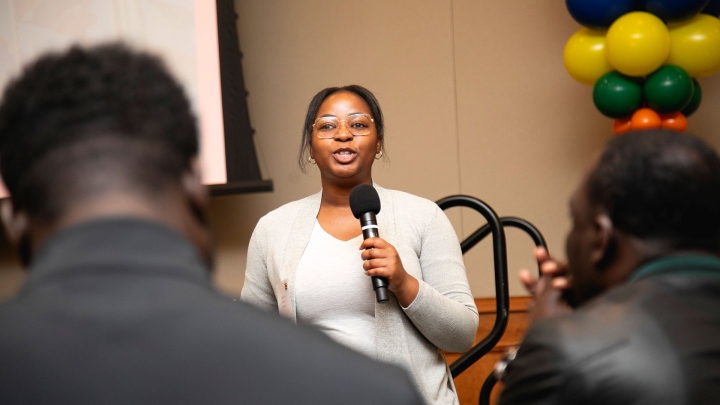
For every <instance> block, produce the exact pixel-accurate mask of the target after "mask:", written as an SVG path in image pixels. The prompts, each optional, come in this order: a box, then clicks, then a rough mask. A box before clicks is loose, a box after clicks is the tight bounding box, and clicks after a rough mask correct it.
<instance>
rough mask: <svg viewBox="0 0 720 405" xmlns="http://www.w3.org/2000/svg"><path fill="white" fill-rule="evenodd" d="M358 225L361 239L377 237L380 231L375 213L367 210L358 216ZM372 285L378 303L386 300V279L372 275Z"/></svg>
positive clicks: (387, 298)
mask: <svg viewBox="0 0 720 405" xmlns="http://www.w3.org/2000/svg"><path fill="white" fill-rule="evenodd" d="M360 226H361V227H362V234H363V239H368V238H379V237H380V232H379V231H378V227H377V220H376V219H375V214H374V213H372V212H368V213H366V214H363V215H362V216H361V217H360ZM370 278H371V279H372V286H373V290H375V299H376V300H377V302H379V303H385V302H388V300H389V299H390V298H389V297H388V288H387V287H388V281H387V279H386V278H385V277H378V276H372V277H370Z"/></svg>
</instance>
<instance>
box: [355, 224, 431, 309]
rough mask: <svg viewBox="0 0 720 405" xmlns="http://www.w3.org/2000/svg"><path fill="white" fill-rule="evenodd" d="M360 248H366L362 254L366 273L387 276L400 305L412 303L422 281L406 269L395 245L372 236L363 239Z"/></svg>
mask: <svg viewBox="0 0 720 405" xmlns="http://www.w3.org/2000/svg"><path fill="white" fill-rule="evenodd" d="M360 249H365V250H364V251H363V252H362V254H361V257H362V258H363V260H365V262H364V263H363V268H364V269H365V274H367V275H368V276H377V277H385V278H386V279H387V281H388V288H389V289H390V291H392V292H393V293H394V294H395V296H396V297H397V299H398V302H399V303H400V305H402V306H403V307H406V308H407V307H408V306H409V305H410V304H412V302H413V301H414V300H415V297H417V294H418V291H419V290H420V283H418V281H417V279H416V278H415V277H413V276H411V275H409V274H408V273H407V272H406V271H405V268H404V267H403V264H402V261H401V260H400V255H399V254H398V252H397V250H395V247H394V246H393V245H391V244H389V243H387V242H386V241H385V240H384V239H380V238H370V239H365V241H363V243H362V245H360Z"/></svg>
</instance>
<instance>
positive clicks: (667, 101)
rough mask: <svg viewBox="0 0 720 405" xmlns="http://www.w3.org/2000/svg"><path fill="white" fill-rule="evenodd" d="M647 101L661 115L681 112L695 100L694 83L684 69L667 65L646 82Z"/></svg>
mask: <svg viewBox="0 0 720 405" xmlns="http://www.w3.org/2000/svg"><path fill="white" fill-rule="evenodd" d="M644 90H645V101H647V104H648V107H650V108H652V109H653V110H655V111H657V112H659V113H671V112H676V111H680V110H682V109H683V108H685V107H687V105H688V104H690V101H691V100H692V98H693V81H692V77H690V75H689V74H687V72H685V71H684V70H683V69H682V68H679V67H677V66H673V65H665V66H663V67H661V68H660V69H658V70H656V71H655V72H654V73H653V74H651V75H650V76H649V77H648V78H647V80H646V81H645V86H644Z"/></svg>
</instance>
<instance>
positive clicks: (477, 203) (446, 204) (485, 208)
mask: <svg viewBox="0 0 720 405" xmlns="http://www.w3.org/2000/svg"><path fill="white" fill-rule="evenodd" d="M437 205H438V206H440V208H441V209H443V210H447V209H449V208H454V207H465V208H471V209H473V210H475V211H477V212H478V213H480V214H481V215H482V216H483V217H485V220H486V221H487V224H486V225H484V226H482V227H481V228H479V229H478V230H476V231H475V232H473V233H472V235H470V236H468V237H467V238H465V240H463V241H462V242H461V243H460V248H461V250H462V253H463V254H465V253H466V252H467V251H468V250H470V249H472V248H473V247H474V246H475V245H477V244H478V243H480V241H482V240H483V239H484V238H485V237H487V236H488V235H489V234H492V241H493V262H494V269H495V298H496V301H495V302H496V304H495V307H496V310H497V316H496V317H495V324H494V325H493V327H492V330H490V333H489V334H488V335H487V336H486V337H485V338H483V339H482V340H481V341H480V342H478V344H476V345H475V346H473V347H472V348H471V349H470V350H469V351H467V352H466V353H465V354H463V355H462V356H460V358H458V359H457V360H456V361H454V362H453V363H452V364H451V365H450V372H451V373H452V376H453V377H457V376H458V375H459V374H460V373H462V372H463V371H465V370H467V369H468V368H469V367H470V366H471V365H473V364H474V363H475V362H476V361H478V360H480V358H481V357H482V356H484V355H485V354H487V353H488V352H489V351H490V350H492V348H493V347H495V345H496V344H497V343H498V342H499V341H500V338H502V335H503V334H504V333H505V329H506V328H507V322H508V317H509V312H510V296H509V292H508V271H507V245H506V239H505V229H504V228H505V227H514V228H518V229H520V230H522V231H524V232H525V233H527V234H528V235H529V236H530V237H531V238H532V240H533V242H534V243H535V245H536V246H538V247H544V248H545V249H547V244H546V243H545V238H543V236H542V234H541V233H540V231H538V229H537V228H536V227H535V226H534V225H533V224H531V223H530V222H528V221H526V220H524V219H521V218H516V217H502V218H501V217H499V216H498V215H497V213H495V211H494V210H493V209H492V208H491V207H490V206H489V205H488V204H486V203H485V202H484V201H482V200H479V199H477V198H475V197H471V196H466V195H452V196H449V197H445V198H443V199H441V200H438V201H437ZM496 383H497V378H496V376H495V373H490V375H489V376H488V378H487V379H486V380H485V383H484V384H483V387H482V390H481V391H480V401H479V403H480V405H486V404H489V403H490V393H491V392H492V389H493V387H494V386H495V384H496Z"/></svg>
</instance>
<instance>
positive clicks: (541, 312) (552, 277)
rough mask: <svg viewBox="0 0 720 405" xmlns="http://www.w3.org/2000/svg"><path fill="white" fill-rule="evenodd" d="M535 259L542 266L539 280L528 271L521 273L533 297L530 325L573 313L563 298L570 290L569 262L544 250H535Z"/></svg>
mask: <svg viewBox="0 0 720 405" xmlns="http://www.w3.org/2000/svg"><path fill="white" fill-rule="evenodd" d="M535 258H536V259H537V261H538V265H539V266H540V274H541V276H540V278H539V279H536V278H535V277H534V276H533V275H532V274H531V273H530V271H529V270H528V269H522V270H520V272H519V277H520V281H521V282H522V283H523V285H524V286H525V289H527V291H528V292H529V293H530V295H531V296H532V297H533V301H532V302H531V303H530V306H529V309H528V312H529V317H530V323H533V322H537V321H539V320H542V319H546V318H551V317H555V316H559V315H563V314H567V313H569V312H571V311H572V309H571V308H570V306H569V305H568V304H567V302H566V301H565V299H564V298H563V294H564V293H565V292H566V291H567V290H569V289H570V279H569V273H568V268H567V262H560V261H557V260H555V259H553V258H552V257H550V255H549V254H548V252H547V250H545V249H544V248H537V249H535Z"/></svg>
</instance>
